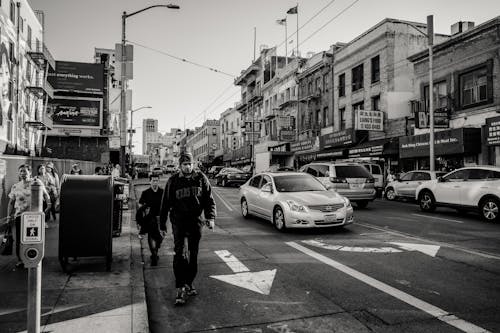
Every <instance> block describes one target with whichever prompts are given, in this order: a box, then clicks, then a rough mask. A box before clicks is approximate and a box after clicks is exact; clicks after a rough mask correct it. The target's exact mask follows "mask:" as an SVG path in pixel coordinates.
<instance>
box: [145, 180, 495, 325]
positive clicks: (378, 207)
mask: <svg viewBox="0 0 500 333" xmlns="http://www.w3.org/2000/svg"><path fill="white" fill-rule="evenodd" d="M162 183H163V182H162ZM163 184H164V183H163ZM145 188H146V185H143V186H136V195H137V196H139V195H140V192H141V191H142V190H144V189H145ZM213 189H214V197H215V199H216V202H217V212H218V217H217V220H216V229H215V231H214V232H212V231H210V230H208V229H205V230H204V235H203V237H202V240H201V244H200V253H199V261H198V262H199V271H198V276H197V279H196V280H195V284H196V287H197V289H198V291H199V295H198V296H196V297H191V298H190V299H189V300H188V303H187V304H186V305H185V306H182V307H174V305H173V304H174V295H175V288H174V279H173V272H172V267H171V266H172V256H173V242H172V238H171V236H169V237H168V238H167V239H166V241H165V242H164V244H163V246H162V249H161V252H160V262H159V266H157V267H151V266H150V265H149V253H148V252H149V251H148V249H147V242H145V241H143V242H142V247H143V249H142V251H143V258H144V259H145V261H146V263H145V276H144V280H145V287H146V299H147V306H148V314H149V325H150V330H151V331H152V332H199V331H206V330H217V331H220V332H235V331H238V332H488V331H490V332H497V331H500V318H499V316H498V313H499V311H500V305H499V303H498V302H497V299H498V298H499V296H500V288H499V285H498V283H497V282H495V281H498V275H499V274H500V268H499V266H498V260H500V231H499V226H498V225H495V224H487V223H485V222H483V221H481V220H480V218H479V216H476V215H474V214H472V213H471V214H467V215H460V214H458V213H456V212H455V211H452V210H446V209H438V211H436V212H435V213H433V214H424V213H422V212H421V211H420V210H419V207H418V206H417V205H416V204H414V203H411V202H388V201H386V200H376V201H374V202H372V203H370V204H369V205H368V207H367V208H365V209H357V208H356V207H355V212H354V213H355V223H354V224H352V225H349V226H347V227H345V228H340V229H317V230H298V231H289V232H287V233H283V234H282V233H279V232H278V231H277V230H275V229H274V227H273V226H272V225H271V223H269V222H267V221H264V220H261V219H257V218H250V219H244V218H243V217H242V216H241V213H240V208H239V196H238V189H237V188H235V187H227V188H222V187H219V186H214V187H213ZM170 231H171V229H170V228H169V232H170Z"/></svg>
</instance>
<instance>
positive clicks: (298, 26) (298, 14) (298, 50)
mask: <svg viewBox="0 0 500 333" xmlns="http://www.w3.org/2000/svg"><path fill="white" fill-rule="evenodd" d="M297 58H299V3H298V2H297Z"/></svg>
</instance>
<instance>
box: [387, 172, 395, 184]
mask: <svg viewBox="0 0 500 333" xmlns="http://www.w3.org/2000/svg"><path fill="white" fill-rule="evenodd" d="M395 180H396V177H395V176H394V171H392V170H389V173H388V174H387V183H390V182H393V181H395Z"/></svg>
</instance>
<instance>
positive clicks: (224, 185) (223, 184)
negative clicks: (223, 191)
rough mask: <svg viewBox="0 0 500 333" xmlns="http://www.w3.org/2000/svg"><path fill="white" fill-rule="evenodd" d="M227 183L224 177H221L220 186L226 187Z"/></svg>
mask: <svg viewBox="0 0 500 333" xmlns="http://www.w3.org/2000/svg"><path fill="white" fill-rule="evenodd" d="M226 185H227V183H226V180H225V179H222V187H226Z"/></svg>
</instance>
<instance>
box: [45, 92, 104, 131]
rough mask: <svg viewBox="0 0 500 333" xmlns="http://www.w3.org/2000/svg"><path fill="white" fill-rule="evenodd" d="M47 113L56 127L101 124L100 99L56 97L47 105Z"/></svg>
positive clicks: (89, 126)
mask: <svg viewBox="0 0 500 333" xmlns="http://www.w3.org/2000/svg"><path fill="white" fill-rule="evenodd" d="M47 109H48V113H49V114H50V115H51V117H52V121H53V122H54V128H56V127H61V126H64V127H67V126H75V127H84V128H100V127H101V126H102V99H100V98H70V97H66V98H56V99H53V100H52V101H51V102H50V103H49V105H48V107H47Z"/></svg>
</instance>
